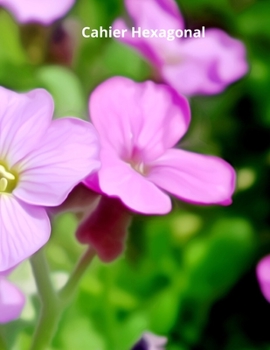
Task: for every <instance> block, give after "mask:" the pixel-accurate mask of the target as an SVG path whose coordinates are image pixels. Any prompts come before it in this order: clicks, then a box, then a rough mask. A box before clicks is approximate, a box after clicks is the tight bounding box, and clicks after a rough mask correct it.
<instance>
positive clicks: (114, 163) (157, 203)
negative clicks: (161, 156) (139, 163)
mask: <svg viewBox="0 0 270 350" xmlns="http://www.w3.org/2000/svg"><path fill="white" fill-rule="evenodd" d="M101 163H102V167H101V169H100V171H99V181H100V188H101V190H102V191H103V192H104V193H106V194H107V195H109V196H115V197H119V198H120V199H121V200H122V202H123V203H124V204H125V205H126V206H127V207H129V208H130V209H132V210H134V211H137V212H140V213H144V214H166V213H168V212H169V211H170V210H171V201H170V198H169V196H167V195H166V194H165V193H163V192H162V191H161V190H160V189H159V188H157V187H156V186H155V185H154V184H153V183H151V182H150V181H148V180H147V179H146V178H145V177H144V176H142V175H141V174H139V173H137V172H136V171H135V170H134V169H133V168H132V167H131V166H130V165H129V164H127V163H125V162H123V161H121V160H120V159H119V158H118V157H117V156H116V155H115V154H114V153H112V152H108V151H101Z"/></svg>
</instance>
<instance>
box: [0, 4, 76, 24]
mask: <svg viewBox="0 0 270 350" xmlns="http://www.w3.org/2000/svg"><path fill="white" fill-rule="evenodd" d="M74 3H75V0H58V1H55V0H43V1H39V0H0V6H3V7H5V8H7V9H8V10H9V11H10V12H11V13H12V14H13V15H14V17H15V18H16V19H17V20H18V21H19V22H21V23H27V22H38V23H41V24H44V25H48V24H51V23H52V22H54V21H55V20H57V19H59V18H60V17H63V16H64V15H65V14H66V13H67V12H68V11H69V10H70V8H71V7H72V6H73V5H74Z"/></svg>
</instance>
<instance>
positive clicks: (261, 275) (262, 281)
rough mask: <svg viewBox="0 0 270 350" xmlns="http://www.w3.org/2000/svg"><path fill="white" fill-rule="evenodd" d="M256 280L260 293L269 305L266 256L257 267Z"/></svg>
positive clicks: (268, 259) (268, 261) (269, 259)
mask: <svg viewBox="0 0 270 350" xmlns="http://www.w3.org/2000/svg"><path fill="white" fill-rule="evenodd" d="M256 272H257V279H258V282H259V285H260V288H261V292H262V294H263V296H264V297H265V299H266V300H267V301H268V302H269V303H270V255H267V256H266V257H264V258H263V259H261V261H260V262H259V263H258V265H257V269H256Z"/></svg>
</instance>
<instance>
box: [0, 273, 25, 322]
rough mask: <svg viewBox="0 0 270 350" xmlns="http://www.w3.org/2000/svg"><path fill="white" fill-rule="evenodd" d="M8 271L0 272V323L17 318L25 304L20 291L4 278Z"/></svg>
mask: <svg viewBox="0 0 270 350" xmlns="http://www.w3.org/2000/svg"><path fill="white" fill-rule="evenodd" d="M9 272H10V271H7V272H6V273H0V323H7V322H10V321H14V320H16V319H17V318H19V317H20V314H21V312H22V309H23V307H24V304H25V297H24V295H23V294H22V292H21V291H20V290H19V289H18V288H17V287H15V286H14V285H13V284H12V283H10V282H9V281H8V280H7V279H6V276H7V275H8V273H9Z"/></svg>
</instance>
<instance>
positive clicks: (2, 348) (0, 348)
mask: <svg viewBox="0 0 270 350" xmlns="http://www.w3.org/2000/svg"><path fill="white" fill-rule="evenodd" d="M0 350H7V344H6V342H5V341H4V337H3V336H2V334H1V333H0Z"/></svg>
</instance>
